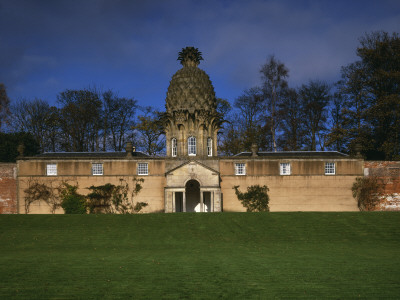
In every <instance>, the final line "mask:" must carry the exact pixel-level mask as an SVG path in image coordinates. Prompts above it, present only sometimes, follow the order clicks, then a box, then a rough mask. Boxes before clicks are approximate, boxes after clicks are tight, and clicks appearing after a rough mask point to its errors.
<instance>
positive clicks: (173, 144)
mask: <svg viewBox="0 0 400 300" xmlns="http://www.w3.org/2000/svg"><path fill="white" fill-rule="evenodd" d="M176 144H177V143H176V138H173V139H172V140H171V154H172V156H173V157H176V154H177V145H176Z"/></svg>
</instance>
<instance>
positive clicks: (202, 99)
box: [164, 47, 221, 157]
mask: <svg viewBox="0 0 400 300" xmlns="http://www.w3.org/2000/svg"><path fill="white" fill-rule="evenodd" d="M178 60H179V61H180V62H181V64H182V65H183V68H181V69H180V70H178V71H177V72H176V73H175V74H174V76H172V79H171V81H170V84H169V87H168V91H167V98H166V101H165V102H166V103H165V108H166V110H167V111H166V114H165V126H164V129H165V134H166V138H167V155H168V156H172V157H175V156H177V157H179V156H216V155H217V148H216V147H217V146H216V145H217V132H218V129H219V128H220V125H221V118H220V115H219V114H218V113H217V111H216V108H217V102H216V98H215V92H214V87H213V85H212V83H211V80H210V78H209V77H208V75H207V74H206V72H204V71H203V70H201V69H200V68H198V65H199V63H200V61H201V60H203V57H202V54H201V52H200V51H199V49H197V48H195V47H186V48H183V49H182V50H181V51H180V52H179V54H178Z"/></svg>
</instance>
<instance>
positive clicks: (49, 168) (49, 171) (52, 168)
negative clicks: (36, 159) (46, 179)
mask: <svg viewBox="0 0 400 300" xmlns="http://www.w3.org/2000/svg"><path fill="white" fill-rule="evenodd" d="M46 175H47V176H57V164H47V165H46Z"/></svg>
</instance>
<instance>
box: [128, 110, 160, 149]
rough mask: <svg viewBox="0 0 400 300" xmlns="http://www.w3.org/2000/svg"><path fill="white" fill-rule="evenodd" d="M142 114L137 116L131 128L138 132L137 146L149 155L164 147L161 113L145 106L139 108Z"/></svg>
mask: <svg viewBox="0 0 400 300" xmlns="http://www.w3.org/2000/svg"><path fill="white" fill-rule="evenodd" d="M141 110H142V112H143V114H142V115H140V116H139V117H138V124H137V125H136V126H134V127H133V128H134V129H135V130H136V131H137V132H138V136H139V138H138V141H137V143H138V146H139V148H140V149H142V150H143V151H144V152H146V153H147V154H149V155H157V154H159V153H162V152H163V150H164V148H165V138H163V127H162V121H161V118H162V116H161V113H159V112H158V111H156V110H154V108H153V107H151V106H147V107H142V108H141Z"/></svg>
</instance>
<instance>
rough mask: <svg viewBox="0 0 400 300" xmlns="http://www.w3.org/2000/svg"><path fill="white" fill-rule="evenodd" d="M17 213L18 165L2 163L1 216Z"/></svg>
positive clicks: (0, 164)
mask: <svg viewBox="0 0 400 300" xmlns="http://www.w3.org/2000/svg"><path fill="white" fill-rule="evenodd" d="M15 213H17V165H16V164H8V163H0V214H15Z"/></svg>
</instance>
